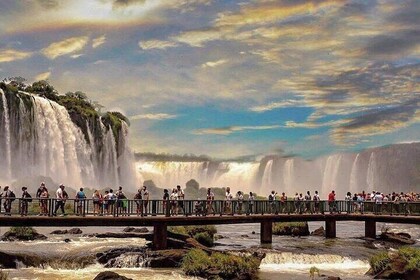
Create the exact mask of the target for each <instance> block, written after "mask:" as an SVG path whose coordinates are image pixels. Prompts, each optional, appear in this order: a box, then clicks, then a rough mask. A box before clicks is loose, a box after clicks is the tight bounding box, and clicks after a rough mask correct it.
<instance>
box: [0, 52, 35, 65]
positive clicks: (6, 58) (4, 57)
mask: <svg viewBox="0 0 420 280" xmlns="http://www.w3.org/2000/svg"><path fill="white" fill-rule="evenodd" d="M31 55H32V53H31V52H23V51H18V50H14V49H3V50H1V49H0V63H2V62H10V61H15V60H20V59H25V58H28V57H30V56H31Z"/></svg>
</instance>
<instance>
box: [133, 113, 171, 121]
mask: <svg viewBox="0 0 420 280" xmlns="http://www.w3.org/2000/svg"><path fill="white" fill-rule="evenodd" d="M176 117H177V115H172V114H165V113H157V114H143V115H135V116H131V117H129V119H130V120H132V121H134V120H154V121H161V120H169V119H175V118H176Z"/></svg>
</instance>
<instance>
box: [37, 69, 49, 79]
mask: <svg viewBox="0 0 420 280" xmlns="http://www.w3.org/2000/svg"><path fill="white" fill-rule="evenodd" d="M50 76H51V71H48V72H44V73H40V74H38V75H36V77H35V81H43V80H47V79H48V78H49V77H50Z"/></svg>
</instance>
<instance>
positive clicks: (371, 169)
mask: <svg viewBox="0 0 420 280" xmlns="http://www.w3.org/2000/svg"><path fill="white" fill-rule="evenodd" d="M375 171H376V157H375V152H372V153H371V154H370V158H369V164H368V169H367V177H366V183H367V185H368V187H369V190H370V191H372V190H375Z"/></svg>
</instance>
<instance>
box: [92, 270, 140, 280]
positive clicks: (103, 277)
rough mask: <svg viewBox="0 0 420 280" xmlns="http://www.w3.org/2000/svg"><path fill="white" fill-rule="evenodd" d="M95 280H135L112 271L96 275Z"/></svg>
mask: <svg viewBox="0 0 420 280" xmlns="http://www.w3.org/2000/svg"><path fill="white" fill-rule="evenodd" d="M93 280H133V279H132V278H127V277H125V276H122V275H119V274H118V273H115V272H112V271H103V272H101V273H99V274H98V275H96V277H95V278H93Z"/></svg>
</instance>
